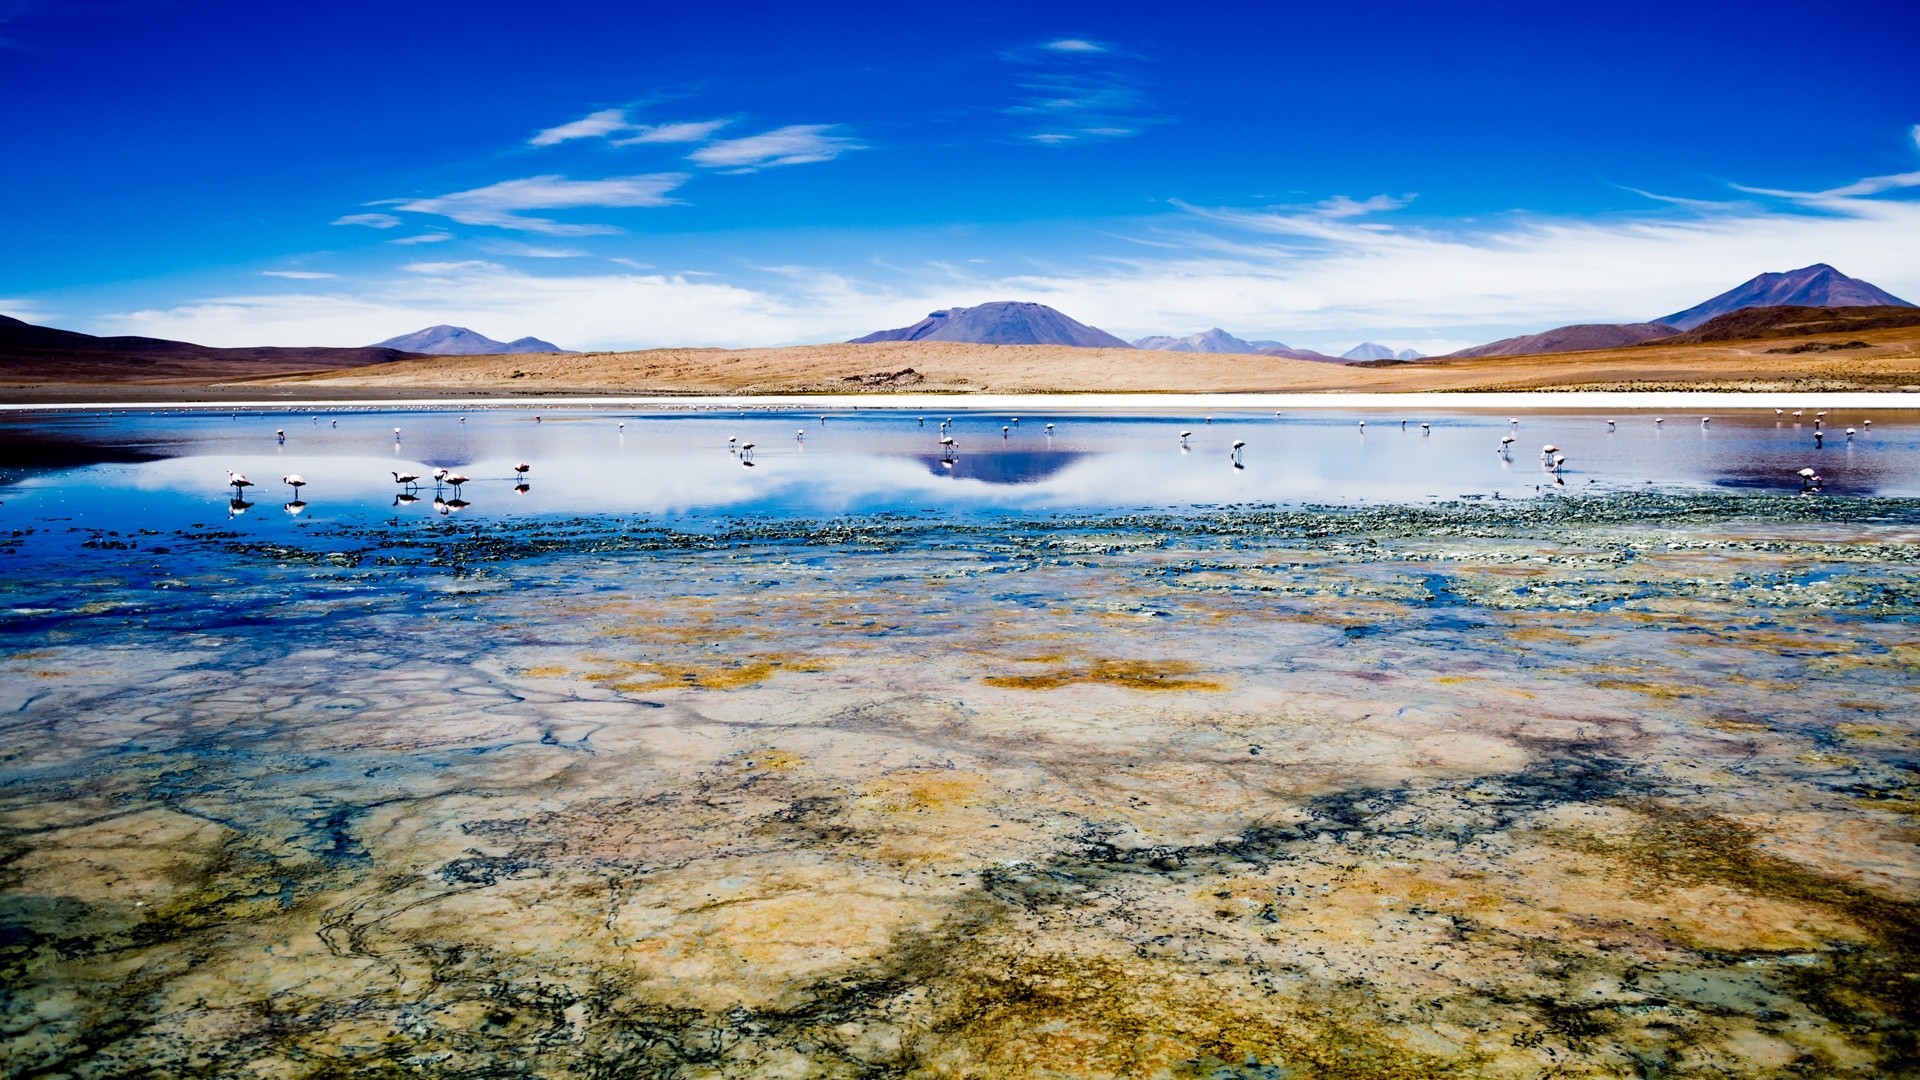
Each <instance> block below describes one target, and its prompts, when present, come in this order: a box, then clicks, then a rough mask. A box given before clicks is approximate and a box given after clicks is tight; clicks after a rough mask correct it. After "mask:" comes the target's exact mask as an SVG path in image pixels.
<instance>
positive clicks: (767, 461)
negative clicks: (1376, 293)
mask: <svg viewBox="0 0 1920 1080" xmlns="http://www.w3.org/2000/svg"><path fill="white" fill-rule="evenodd" d="M534 412H535V410H500V411H486V410H475V411H470V412H468V413H466V414H465V415H466V416H467V417H468V419H467V421H466V423H465V424H464V425H462V424H460V423H459V416H460V415H461V414H459V413H445V412H431V411H406V412H397V413H381V412H370V411H369V412H360V411H356V412H351V413H344V412H343V413H327V414H322V418H321V419H320V421H319V422H318V423H314V422H311V421H309V420H308V417H309V416H311V415H313V414H311V413H302V414H297V415H293V414H280V415H269V414H247V413H242V414H240V415H239V416H238V417H235V416H230V415H226V414H200V415H193V416H187V417H183V416H180V415H179V414H170V415H162V416H128V415H118V416H109V415H83V416H77V417H66V418H61V419H59V420H50V419H47V418H35V419H33V420H29V421H12V422H10V423H9V427H8V437H9V438H12V439H14V440H15V444H16V445H24V444H25V440H28V439H31V440H33V445H34V446H36V447H37V448H38V449H36V450H35V453H36V454H38V455H39V460H41V461H43V462H46V463H47V464H45V465H44V466H43V467H40V468H36V469H32V470H29V471H27V472H25V473H24V474H22V473H20V472H18V471H14V472H13V475H12V477H10V478H16V479H17V482H15V483H12V484H9V485H7V486H6V487H4V488H0V499H3V500H4V504H3V505H0V524H4V527H5V534H4V535H5V539H6V542H7V544H8V546H9V548H10V558H9V565H10V566H11V567H13V568H14V572H13V573H11V574H10V575H9V576H8V578H7V580H6V582H5V584H4V586H0V589H3V590H4V592H5V594H6V595H5V597H4V605H3V606H4V608H5V609H7V611H8V615H7V617H6V620H5V622H4V623H3V624H0V635H4V641H3V642H0V648H4V656H5V661H4V665H5V666H4V668H0V670H4V671H5V676H4V681H3V683H0V686H3V688H4V699H3V700H0V716H4V718H5V719H4V721H0V723H4V729H3V730H0V748H3V749H0V843H4V845H5V846H4V848H0V858H4V859H5V863H4V871H0V872H3V873H4V875H5V876H4V877H3V878H0V923H3V924H4V930H0V965H4V970H0V988H4V989H0V1040H3V1042H0V1045H4V1047H5V1052H4V1054H0V1060H4V1061H5V1062H6V1063H7V1064H6V1066H5V1068H6V1070H7V1071H8V1073H9V1074H18V1075H52V1074H68V1075H79V1076H109V1075H124V1074H127V1073H129V1072H138V1071H140V1070H141V1069H151V1070H153V1071H156V1072H159V1073H165V1074H170V1075H192V1074H206V1075H261V1076H345V1075H391V1074H399V1073H425V1074H453V1073H465V1074H473V1075H545V1076H568V1075H583V1076H595V1075H661V1076H688V1077H691V1076H733V1075H794V1076H806V1075H822V1076H889V1075H922V1076H945V1075H951V1076H966V1075H973V1076H1031V1075H1036V1074H1040V1075H1069V1076H1151V1075H1163V1076H1181V1077H1209V1078H1228V1077H1233V1078H1238V1077H1278V1076H1297V1077H1316V1076H1421V1075H1459V1074H1462V1073H1470V1074H1484V1075H1513V1076H1536V1075H1540V1074H1542V1073H1548V1072H1551V1073H1554V1074H1556V1075H1569V1076H1577V1075H1623V1074H1624V1075H1728V1074H1736V1075H1769V1074H1780V1075H1792V1074H1813V1075H1845V1074H1856V1075H1887V1074H1891V1073H1898V1072H1901V1071H1903V1070H1908V1071H1910V1070H1913V1069H1915V1068H1916V1067H1920V1064H1917V1059H1916V1051H1915V1045H1914V1030H1915V1020H1916V1015H1915V1013H1916V1007H1915V1005H1914V1002H1915V1001H1916V1000H1920V993H1916V992H1915V989H1914V987H1915V983H1916V981H1920V980H1917V979H1916V973H1920V935H1917V934H1916V927H1917V924H1920V857H1917V856H1916V849H1915V846H1914V841H1915V839H1916V838H1917V836H1920V834H1917V833H1916V830H1915V824H1914V823H1915V818H1914V815H1915V814H1916V813H1917V812H1920V772H1917V771H1916V763H1917V762H1920V758H1917V757H1916V750H1917V749H1920V735H1917V734H1916V717H1915V710H1914V709H1913V708H1912V705H1911V702H1912V700H1913V690H1914V688H1915V684H1916V682H1920V558H1916V555H1917V554H1920V548H1917V547H1916V542H1920V501H1917V500H1916V496H1920V490H1916V489H1917V488H1920V468H1916V467H1915V466H1916V465H1920V429H1916V427H1915V426H1914V425H1912V423H1911V422H1910V421H1903V420H1902V418H1901V417H1899V416H1897V415H1893V416H1889V415H1888V414H1876V415H1875V424H1874V429H1875V430H1874V431H1873V433H1872V435H1871V436H1867V435H1864V434H1862V435H1857V436H1856V438H1855V440H1854V442H1853V444H1852V445H1851V446H1848V445H1847V444H1846V443H1845V441H1844V436H1839V437H1833V438H1829V439H1828V440H1827V443H1826V446H1825V448H1824V449H1822V450H1821V451H1820V454H1821V456H1820V457H1818V458H1815V457H1813V456H1811V455H1812V454H1813V451H1812V448H1811V438H1810V431H1811V427H1810V425H1808V426H1807V427H1802V428H1799V429H1795V428H1794V427H1793V426H1792V424H1791V420H1790V418H1787V419H1783V420H1781V421H1778V423H1779V425H1780V426H1778V427H1776V426H1775V424H1776V421H1775V419H1774V418H1773V417H1772V416H1771V415H1765V416H1746V417H1743V416H1724V417H1720V416H1717V417H1715V419H1714V421H1713V423H1712V424H1711V425H1709V426H1708V427H1707V428H1706V429H1705V430H1704V431H1703V430H1701V427H1700V425H1699V422H1698V420H1699V418H1698V417H1697V416H1696V417H1684V418H1683V417H1676V416H1668V417H1666V422H1665V424H1663V425H1659V427H1658V428H1657V429H1656V428H1655V425H1653V424H1652V422H1651V416H1650V415H1649V416H1638V415H1630V414H1621V415H1618V416H1615V417H1613V419H1614V420H1615V422H1616V425H1615V431H1614V432H1613V433H1611V434H1609V433H1608V432H1607V431H1606V424H1605V419H1606V418H1605V417H1601V416H1598V415H1594V414H1589V415H1579V416H1576V415H1568V416H1557V417H1556V416H1542V415H1534V414H1523V415H1520V416H1519V419H1520V421H1521V423H1520V427H1519V434H1518V435H1517V442H1516V445H1517V446H1518V447H1520V448H1521V449H1520V450H1519V451H1517V452H1515V453H1514V454H1513V455H1512V460H1511V462H1505V461H1502V460H1501V459H1500V458H1498V457H1497V456H1496V455H1495V454H1494V452H1493V449H1494V447H1495V446H1497V444H1498V439H1499V437H1500V434H1501V433H1503V432H1504V431H1506V430H1508V427H1509V425H1508V423H1507V420H1508V419H1509V417H1507V416H1504V415H1502V416H1497V417H1496V416H1473V415H1467V414H1450V415H1446V416H1438V417H1410V418H1409V419H1410V420H1411V423H1410V425H1409V430H1408V431H1405V432H1402V431H1401V430H1400V429H1399V426H1398V423H1397V421H1398V419H1399V418H1398V417H1397V416H1390V417H1384V418H1383V417H1382V416H1381V415H1379V414H1367V415H1366V416H1365V418H1366V419H1367V421H1368V425H1367V432H1366V434H1365V435H1364V436H1362V435H1360V434H1359V430H1358V419H1360V416H1359V415H1358V414H1354V415H1346V414H1323V413H1315V414H1303V415H1301V416H1298V417H1294V416H1286V417H1281V418H1278V419H1276V418H1274V417H1272V416H1271V415H1247V414H1242V415H1235V416H1227V415H1222V416H1217V417H1216V418H1215V422H1214V423H1213V424H1212V425H1207V424H1205V423H1204V422H1202V420H1203V418H1184V417H1182V418H1139V417H1113V416H1106V417H1102V416H1087V415H1069V416H1049V417H1025V416H1023V417H1021V423H1020V427H1019V429H1018V431H1009V432H1008V433H1007V437H1006V439H1005V440H1004V441H1003V440H1002V439H1001V432H1000V430H999V428H1000V427H1001V425H1002V424H1006V425H1007V426H1009V427H1011V426H1012V425H1011V424H1010V423H1009V422H1008V420H1007V418H1003V417H997V416H995V417H988V416H969V415H965V414H961V413H954V414H951V415H953V416H954V417H955V420H956V424H955V429H956V435H955V438H956V440H957V441H958V443H959V452H958V454H957V456H956V457H955V458H954V462H953V464H952V465H947V464H943V461H942V459H943V457H944V456H945V455H943V454H942V453H941V452H940V449H939V445H938V443H937V442H936V441H935V440H936V439H937V428H938V422H939V421H940V420H944V419H946V415H948V414H942V415H939V416H935V415H931V414H929V415H928V416H927V423H926V426H925V427H924V428H922V427H920V426H919V425H918V424H917V423H916V422H915V421H914V420H913V418H912V417H911V416H906V417H902V416H897V415H881V416H867V415H861V416H858V417H855V416H851V415H847V416H842V415H832V416H830V418H829V419H828V421H827V422H826V423H825V425H824V426H822V425H821V423H820V421H819V420H818V414H817V413H816V414H808V415H806V416H804V417H802V416H798V415H793V414H752V415H748V416H746V417H741V416H738V415H723V416H716V415H710V414H699V413H686V414H674V415H653V416H639V415H625V414H615V413H611V412H594V413H588V412H567V413H558V412H543V413H541V414H540V415H541V416H542V419H541V420H540V421H539V422H538V423H537V424H536V423H535V422H534V421H533V420H532V415H533V414H534ZM335 419H338V420H339V421H340V424H339V428H337V429H336V428H335V427H334V426H333V424H332V421H333V420H335ZM1835 419H1837V420H1842V421H1844V420H1845V418H1835ZM1422 420H1425V421H1427V422H1429V423H1431V424H1433V428H1432V433H1431V434H1428V435H1423V434H1421V433H1420V430H1419V427H1418V425H1419V423H1420V422H1421V421H1422ZM621 422H624V423H625V424H626V427H625V428H624V429H621V428H619V427H617V426H616V425H617V424H619V423H621ZM1048 422H1053V423H1055V424H1056V429H1055V434H1054V435H1053V436H1052V438H1051V439H1049V438H1048V437H1047V436H1045V435H1044V433H1043V432H1044V428H1043V427H1042V425H1044V424H1045V423H1048ZM1853 422H1855V423H1856V426H1858V424H1857V421H1853ZM395 426H399V427H401V428H402V438H401V441H400V443H399V445H398V446H397V447H396V446H395V445H394V442H393V440H392V439H391V429H392V428H393V427H395ZM1842 427H1844V424H1842ZM275 428H280V429H284V430H285V431H286V433H287V440H286V442H285V443H284V444H282V443H280V442H279V441H278V440H277V438H276V437H275V436H274V435H273V434H272V431H273V429H275ZM800 428H804V429H806V432H807V434H806V436H805V438H804V445H800V443H799V441H797V440H796V439H795V437H794V432H795V431H796V430H798V429H800ZM1035 428H1040V429H1041V430H1039V431H1036V430H1034V429H1035ZM1181 430H1192V431H1194V432H1195V435H1194V436H1193V437H1192V438H1190V439H1189V452H1188V453H1186V454H1182V453H1181V452H1180V448H1179V445H1178V432H1179V431H1181ZM729 435H732V436H735V437H736V438H740V439H743V440H747V441H754V442H755V443H756V444H757V445H756V451H755V465H754V466H753V467H751V468H748V467H746V466H743V465H742V464H740V463H739V461H738V459H737V458H735V457H734V456H732V455H729V454H728V453H727V452H726V450H725V440H726V438H727V436H729ZM1234 439H1243V440H1245V441H1246V442H1247V443H1248V447H1247V450H1246V451H1245V453H1244V455H1243V457H1242V459H1241V464H1242V465H1243V467H1242V468H1239V469H1236V468H1234V467H1233V463H1232V462H1231V461H1230V460H1229V459H1228V457H1227V447H1228V446H1229V445H1230V443H1231V441H1232V440H1234ZM1545 441H1551V442H1553V443H1555V444H1556V445H1558V446H1560V447H1561V448H1562V451H1563V452H1564V453H1565V454H1566V455H1567V456H1568V458H1569V466H1570V467H1569V469H1567V470H1566V471H1564V472H1563V473H1562V474H1560V475H1559V476H1558V477H1557V478H1556V477H1555V476H1554V475H1552V474H1549V473H1546V472H1544V471H1543V470H1542V469H1541V468H1540V467H1539V465H1538V456H1539V455H1538V447H1539V444H1540V443H1541V442H1545ZM116 458H118V459H121V460H117V461H116V460H113V459H116ZM129 458H132V459H134V460H126V459H129ZM521 459H524V460H527V461H528V462H530V463H531V464H533V466H534V468H533V471H532V472H531V473H530V483H529V490H528V491H527V492H526V493H525V494H515V493H514V491H513V487H514V481H513V480H512V479H511V477H512V475H513V474H512V473H511V472H510V471H509V467H510V466H511V464H513V463H514V462H515V461H517V460H521ZM89 462H91V463H89ZM1816 462H1817V464H1818V467H1819V468H1820V470H1821V471H1822V473H1823V474H1824V475H1826V476H1827V477H1828V478H1829V483H1828V486H1827V491H1826V493H1825V494H1822V495H1819V496H1808V497H1802V496H1798V495H1796V494H1794V492H1796V491H1797V487H1798V484H1797V479H1796V478H1794V477H1793V476H1792V471H1793V470H1794V469H1796V468H1798V467H1800V466H1801V465H1802V464H1814V463H1816ZM423 465H424V466H446V467H452V468H457V469H461V470H464V471H466V472H468V473H470V474H471V475H473V476H474V477H475V478H476V480H475V482H473V483H471V484H469V485H468V486H467V488H466V490H465V492H464V494H465V496H466V500H467V501H469V502H470V503H471V505H470V506H468V507H466V508H465V509H463V510H459V511H452V510H449V512H448V513H446V514H444V515H443V514H440V513H438V512H436V510H435V508H434V503H433V501H432V500H433V497H434V492H433V488H432V485H431V484H428V485H426V486H425V487H424V488H423V489H422V491H421V492H420V501H419V502H416V503H413V504H411V505H401V506H396V505H394V504H393V502H392V501H391V500H392V499H393V498H394V494H395V490H396V489H395V485H394V484H393V483H392V481H391V479H390V477H388V476H387V475H386V473H387V470H390V469H407V470H410V471H423V470H421V469H420V468H419V467H420V466H423ZM228 468H234V469H238V470H240V471H243V472H247V473H249V475H252V476H253V477H254V479H255V480H257V481H262V483H261V485H260V486H261V487H263V488H271V487H273V486H274V485H272V483H271V481H272V480H275V479H277V478H278V477H279V475H280V474H281V473H283V472H287V471H296V470H297V471H299V472H300V473H301V474H302V475H304V476H305V477H306V478H307V479H308V480H309V481H310V483H309V485H308V487H307V489H306V493H305V497H304V500H303V501H305V502H306V503H307V506H306V507H304V508H302V510H303V512H302V513H300V514H297V515H293V514H288V513H286V512H285V511H284V510H283V509H282V506H281V504H282V503H284V502H285V501H287V496H286V495H285V494H284V491H285V489H281V490H280V491H271V490H269V491H268V492H266V493H264V494H259V495H254V496H252V497H251V498H249V499H248V500H247V501H250V502H252V503H254V505H253V506H252V507H250V508H248V509H247V510H246V511H245V512H244V513H241V514H240V515H239V516H237V517H230V516H229V515H230V513H231V508H230V505H229V500H228V494H227V492H226V490H225V489H224V488H223V487H222V485H221V483H220V481H221V480H222V479H224V477H225V471H226V470H227V469H228ZM1556 479H1557V480H1558V481H1559V483H1556ZM1649 480H1651V481H1653V483H1652V484H1649V483H1648V482H1647V481H1649ZM1590 481H1591V482H1590ZM445 499H446V495H445V494H443V495H442V501H443V502H444V501H445Z"/></svg>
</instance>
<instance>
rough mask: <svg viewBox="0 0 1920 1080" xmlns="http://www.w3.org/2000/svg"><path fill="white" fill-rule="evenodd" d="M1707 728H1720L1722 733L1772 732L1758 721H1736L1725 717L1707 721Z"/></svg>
mask: <svg viewBox="0 0 1920 1080" xmlns="http://www.w3.org/2000/svg"><path fill="white" fill-rule="evenodd" d="M1707 726H1708V727H1714V728H1719V729H1720V730H1721V731H1769V730H1771V729H1770V728H1768V727H1767V725H1765V724H1763V723H1760V722H1759V721H1758V720H1735V719H1733V718H1731V717H1725V716H1720V717H1715V718H1713V719H1712V720H1709V721H1707Z"/></svg>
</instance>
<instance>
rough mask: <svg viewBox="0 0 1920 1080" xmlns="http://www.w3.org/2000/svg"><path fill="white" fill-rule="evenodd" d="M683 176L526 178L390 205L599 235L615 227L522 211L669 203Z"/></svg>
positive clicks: (528, 228) (475, 221)
mask: <svg viewBox="0 0 1920 1080" xmlns="http://www.w3.org/2000/svg"><path fill="white" fill-rule="evenodd" d="M686 180H687V177H686V175H685V174H684V173H653V174H649V175H645V176H616V177H612V178H610V179H606V180H569V179H567V178H566V177H564V176H529V177H526V178H525V179H521V180H502V181H500V182H499V183H497V184H488V185H487V186H486V187H480V188H473V189H472V190H469V191H456V192H454V193H452V194H450V195H440V196H436V197H434V198H431V199H408V200H403V201H399V202H396V203H395V204H394V206H395V208H396V209H399V210H403V211H406V212H408V213H413V214H435V215H438V216H440V217H445V218H450V219H452V220H454V221H457V222H459V223H461V224H462V225H489V226H493V227H496V228H501V229H516V230H519V231H521V232H530V233H539V234H542V235H545V236H599V235H606V234H609V233H617V232H619V231H621V230H620V229H618V228H617V227H615V226H612V225H577V224H567V223H563V222H559V221H555V220H553V219H552V218H545V217H533V216H530V215H528V214H526V213H524V212H523V211H527V210H578V209H585V208H596V209H604V208H611V207H660V206H672V205H674V204H675V203H677V202H679V200H678V199H674V198H671V197H670V196H669V195H668V192H671V191H673V190H674V189H675V188H678V187H679V186H680V185H681V184H683V183H685V182H686Z"/></svg>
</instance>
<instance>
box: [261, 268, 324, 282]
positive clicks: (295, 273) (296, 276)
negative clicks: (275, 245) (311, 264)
mask: <svg viewBox="0 0 1920 1080" xmlns="http://www.w3.org/2000/svg"><path fill="white" fill-rule="evenodd" d="M260 273H261V275H262V276H264V277H277V278H287V279H288V280H290V281H325V280H326V279H328V278H331V277H338V276H339V275H338V274H326V273H322V272H320V271H318V270H262V271H260Z"/></svg>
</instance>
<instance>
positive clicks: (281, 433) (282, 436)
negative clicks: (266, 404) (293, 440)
mask: <svg viewBox="0 0 1920 1080" xmlns="http://www.w3.org/2000/svg"><path fill="white" fill-rule="evenodd" d="M273 437H274V438H276V439H279V440H280V441H281V442H286V441H287V429H286V428H274V429H273Z"/></svg>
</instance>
